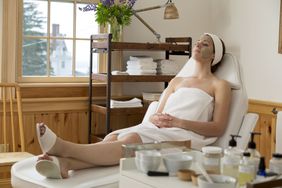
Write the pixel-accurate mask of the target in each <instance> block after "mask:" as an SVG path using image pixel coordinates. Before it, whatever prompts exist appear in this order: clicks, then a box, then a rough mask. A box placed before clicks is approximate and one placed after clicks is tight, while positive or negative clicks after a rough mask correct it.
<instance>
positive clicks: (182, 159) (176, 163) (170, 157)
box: [163, 153, 193, 175]
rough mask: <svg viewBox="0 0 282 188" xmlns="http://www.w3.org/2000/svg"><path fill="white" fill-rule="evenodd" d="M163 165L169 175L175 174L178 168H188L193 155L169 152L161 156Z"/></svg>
mask: <svg viewBox="0 0 282 188" xmlns="http://www.w3.org/2000/svg"><path fill="white" fill-rule="evenodd" d="M163 161H164V165H165V167H166V169H167V171H168V172H169V174H170V175H176V173H177V171H178V170H180V169H189V168H190V167H191V165H192V161H193V157H192V156H191V155H187V154H186V153H171V154H166V155H164V156H163Z"/></svg>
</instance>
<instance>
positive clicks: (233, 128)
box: [177, 53, 248, 148]
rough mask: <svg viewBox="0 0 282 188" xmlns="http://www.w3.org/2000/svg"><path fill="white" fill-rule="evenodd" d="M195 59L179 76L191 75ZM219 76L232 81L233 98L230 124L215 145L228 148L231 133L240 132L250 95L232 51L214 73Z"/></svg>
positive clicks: (185, 66)
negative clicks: (248, 95) (247, 92)
mask: <svg viewBox="0 0 282 188" xmlns="http://www.w3.org/2000/svg"><path fill="white" fill-rule="evenodd" d="M194 65H195V60H194V59H192V58H191V59H190V60H189V61H188V62H187V63H186V64H185V65H184V67H183V68H182V70H180V71H179V73H178V74H177V76H189V75H191V74H192V73H193V72H194ZM214 74H215V75H216V76H217V77H218V78H221V79H224V80H226V81H228V82H229V83H230V86H231V88H232V92H231V94H232V99H231V107H230V115H229V120H228V124H227V127H226V130H225V133H224V134H223V136H221V137H219V138H218V139H217V141H216V142H215V143H214V144H213V145H217V146H220V147H222V148H226V147H227V146H228V141H229V139H230V134H238V133H239V130H240V127H241V124H242V122H243V119H244V115H245V114H246V113H247V110H248V97H247V94H246V89H245V87H244V84H243V81H242V73H241V70H240V66H239V63H238V61H237V60H236V58H235V57H234V56H233V55H232V54H231V53H225V55H224V57H223V60H222V63H221V65H220V66H219V67H218V69H217V70H216V72H215V73H214Z"/></svg>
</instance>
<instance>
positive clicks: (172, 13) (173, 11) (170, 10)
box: [164, 3, 179, 19]
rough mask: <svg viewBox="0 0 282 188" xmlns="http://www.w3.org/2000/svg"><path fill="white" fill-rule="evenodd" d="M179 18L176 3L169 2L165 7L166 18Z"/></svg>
mask: <svg viewBox="0 0 282 188" xmlns="http://www.w3.org/2000/svg"><path fill="white" fill-rule="evenodd" d="M178 18H179V14H178V11H177V8H176V6H175V5H174V3H169V4H168V5H167V6H166V7H165V11H164V19H178Z"/></svg>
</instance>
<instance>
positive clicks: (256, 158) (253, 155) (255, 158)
mask: <svg viewBox="0 0 282 188" xmlns="http://www.w3.org/2000/svg"><path fill="white" fill-rule="evenodd" d="M260 134H261V133H259V132H251V140H250V142H249V143H248V149H247V152H249V153H250V154H251V156H250V158H251V160H253V163H254V164H255V170H256V172H257V171H258V166H259V161H260V153H259V152H258V151H257V149H256V143H255V142H254V137H255V135H260Z"/></svg>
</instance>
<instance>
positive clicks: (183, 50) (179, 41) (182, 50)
mask: <svg viewBox="0 0 282 188" xmlns="http://www.w3.org/2000/svg"><path fill="white" fill-rule="evenodd" d="M111 38H112V35H111V34H97V35H91V40H90V71H89V133H90V135H91V122H92V117H91V114H92V113H91V112H92V111H94V112H96V113H100V114H104V115H105V116H106V134H107V133H109V132H110V131H111V127H110V116H111V115H119V114H129V115H130V114H136V113H143V114H144V113H145V112H146V107H141V108H112V109H111V108H110V100H111V83H112V82H164V83H166V84H167V83H168V82H169V81H170V80H171V79H172V78H173V77H174V76H175V75H112V74H111V71H112V70H111V52H112V51H123V50H126V51H130V50H134V51H139V50H140V51H164V52H165V58H166V59H169V56H170V55H186V56H189V57H191V48H192V38H191V37H185V38H184V37H183V38H167V39H166V43H132V42H130V43H128V42H111ZM93 53H107V61H108V62H107V73H100V74H93V71H92V64H93ZM93 80H99V81H103V82H106V85H107V87H106V88H107V89H106V101H105V105H99V104H92V81H93ZM89 141H90V140H89Z"/></svg>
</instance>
